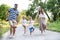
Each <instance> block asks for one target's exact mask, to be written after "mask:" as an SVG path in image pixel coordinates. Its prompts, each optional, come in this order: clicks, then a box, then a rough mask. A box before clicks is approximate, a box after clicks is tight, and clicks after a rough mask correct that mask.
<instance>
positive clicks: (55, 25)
mask: <svg viewBox="0 0 60 40" xmlns="http://www.w3.org/2000/svg"><path fill="white" fill-rule="evenodd" d="M34 26H35V27H37V26H38V24H37V23H34ZM47 30H51V31H57V32H60V20H57V21H55V22H48V23H47Z"/></svg>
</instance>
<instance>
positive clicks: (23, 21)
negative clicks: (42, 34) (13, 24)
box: [22, 16, 26, 34]
mask: <svg viewBox="0 0 60 40" xmlns="http://www.w3.org/2000/svg"><path fill="white" fill-rule="evenodd" d="M22 26H23V27H24V34H25V33H26V19H25V17H24V16H23V17H22Z"/></svg>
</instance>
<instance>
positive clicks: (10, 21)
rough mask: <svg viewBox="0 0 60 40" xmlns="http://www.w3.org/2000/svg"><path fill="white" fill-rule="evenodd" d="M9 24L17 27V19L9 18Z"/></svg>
mask: <svg viewBox="0 0 60 40" xmlns="http://www.w3.org/2000/svg"><path fill="white" fill-rule="evenodd" d="M9 25H10V26H13V27H16V26H17V22H16V20H9Z"/></svg>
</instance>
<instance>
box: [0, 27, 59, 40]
mask: <svg viewBox="0 0 60 40" xmlns="http://www.w3.org/2000/svg"><path fill="white" fill-rule="evenodd" d="M8 36H9V32H7V33H5V34H4V35H3V37H2V39H0V40H60V33H58V32H53V31H48V30H46V32H45V33H44V34H43V35H41V34H40V31H39V29H38V28H35V31H34V32H33V33H32V35H31V36H30V35H29V30H28V29H27V32H26V34H25V35H23V27H22V26H18V27H17V28H16V34H15V37H14V38H13V39H9V37H8Z"/></svg>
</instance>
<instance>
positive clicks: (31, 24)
mask: <svg viewBox="0 0 60 40" xmlns="http://www.w3.org/2000/svg"><path fill="white" fill-rule="evenodd" d="M33 22H34V21H33V20H32V17H30V18H29V25H28V27H29V31H30V35H31V34H32V32H33V31H34V27H33Z"/></svg>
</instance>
